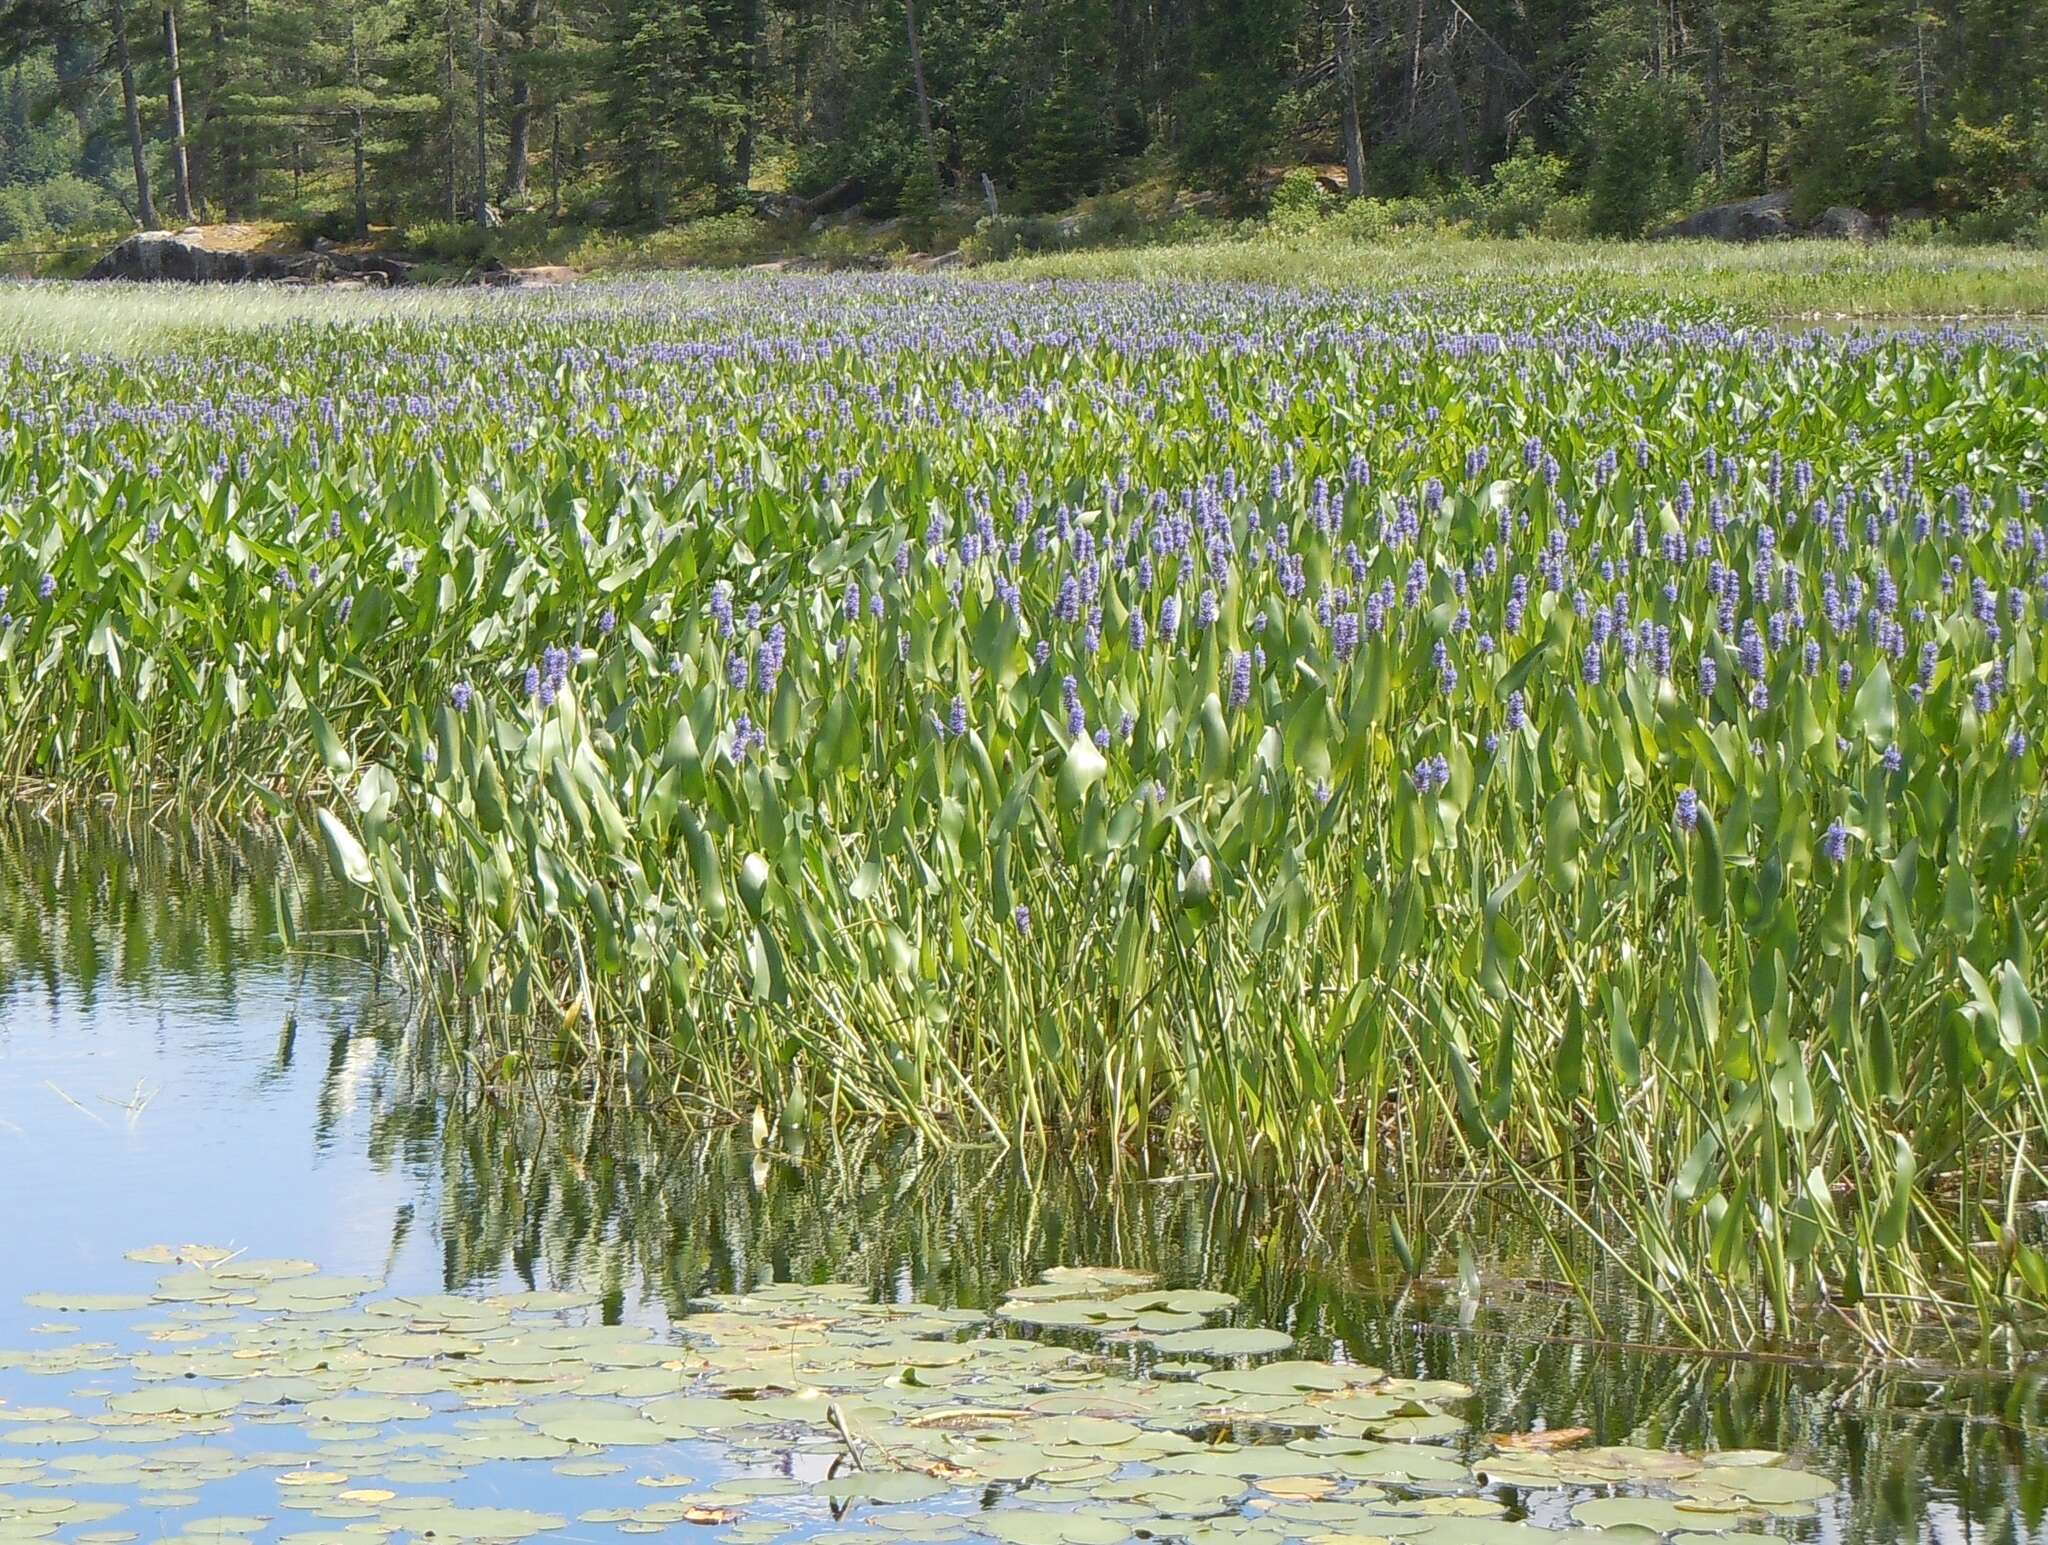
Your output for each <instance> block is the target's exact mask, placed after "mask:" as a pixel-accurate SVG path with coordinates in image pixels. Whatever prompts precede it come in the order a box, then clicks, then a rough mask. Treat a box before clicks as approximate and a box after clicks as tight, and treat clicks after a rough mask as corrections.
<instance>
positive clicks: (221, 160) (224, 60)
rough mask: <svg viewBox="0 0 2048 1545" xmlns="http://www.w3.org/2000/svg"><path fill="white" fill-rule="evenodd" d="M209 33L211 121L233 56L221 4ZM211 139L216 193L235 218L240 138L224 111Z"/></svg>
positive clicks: (223, 209)
mask: <svg viewBox="0 0 2048 1545" xmlns="http://www.w3.org/2000/svg"><path fill="white" fill-rule="evenodd" d="M206 35H207V37H208V38H209V39H210V40H211V42H212V44H213V59H214V77H213V97H212V99H211V101H209V103H208V105H207V109H206V120H207V122H209V123H211V122H212V121H213V119H214V117H215V115H216V114H219V113H220V98H221V96H222V95H223V94H224V93H225V91H226V90H227V83H226V77H227V74H228V60H229V58H230V55H229V52H228V26H227V21H226V19H225V18H224V17H223V16H222V15H221V12H220V8H219V7H218V6H216V7H214V8H213V15H212V18H211V19H210V21H209V23H208V26H207V29H206ZM212 140H213V143H214V145H215V147H216V150H215V154H214V160H213V185H214V195H215V198H216V199H217V200H218V202H219V204H220V212H221V216H222V218H223V219H228V220H232V219H233V218H234V217H235V183H236V180H237V179H238V178H239V177H240V176H241V170H242V147H241V139H240V136H239V135H238V133H237V132H236V129H235V125H234V121H233V120H232V119H230V118H227V117H226V116H225V115H222V118H221V126H220V130H219V132H218V133H217V134H215V135H213V136H212ZM292 197H293V198H294V199H296V198H297V197H298V190H297V189H296V187H295V188H294V189H293V191H292Z"/></svg>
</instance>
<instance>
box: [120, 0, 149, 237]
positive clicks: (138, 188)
mask: <svg viewBox="0 0 2048 1545" xmlns="http://www.w3.org/2000/svg"><path fill="white" fill-rule="evenodd" d="M113 23H114V62H115V63H116V64H117V65H119V66H120V70H121V107H122V110H123V112H124V113H125V114H126V116H127V119H128V151H129V154H130V155H132V156H133V157H134V158H135V212H136V214H138V215H139V216H141V218H142V228H143V229H144V230H145V231H153V230H156V229H157V219H156V205H155V204H154V203H152V202H151V201H150V197H149V161H148V158H147V157H146V156H145V155H144V153H143V146H142V109H141V107H140V106H139V105H138V104H137V102H136V100H135V67H134V65H133V63H132V62H131V61H130V60H129V58H128V0H113Z"/></svg>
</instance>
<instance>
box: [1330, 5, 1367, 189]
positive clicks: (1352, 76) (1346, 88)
mask: <svg viewBox="0 0 2048 1545" xmlns="http://www.w3.org/2000/svg"><path fill="white" fill-rule="evenodd" d="M1356 9H1357V0H1337V75H1338V80H1339V82H1340V84H1341V88H1342V90H1343V93H1344V191H1345V192H1346V193H1348V194H1350V195H1351V197H1353V198H1363V197H1365V132H1364V130H1363V129H1362V128H1361V127H1360V126H1359V121H1358V54H1357V50H1356V39H1355V36H1354V32H1355V23H1356V17H1355V12H1356Z"/></svg>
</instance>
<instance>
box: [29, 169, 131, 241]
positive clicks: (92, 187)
mask: <svg viewBox="0 0 2048 1545" xmlns="http://www.w3.org/2000/svg"><path fill="white" fill-rule="evenodd" d="M36 196H37V201H38V202H39V203H40V204H41V206H42V211H43V219H44V221H45V222H46V223H47V224H48V225H49V226H50V228H51V229H52V230H58V231H90V230H104V229H105V228H106V227H108V226H115V225H126V224H127V223H128V211H127V210H126V209H124V208H123V207H122V206H121V203H120V201H119V200H118V199H116V198H115V197H114V195H113V194H111V193H109V192H108V191H107V190H106V189H105V188H103V187H101V186H100V185H99V184H98V183H96V182H87V181H86V180H85V179H84V178H83V177H75V176H72V175H70V174H69V173H66V174H65V175H64V176H62V177H52V178H51V179H50V180H49V181H48V182H46V183H44V184H43V185H42V187H41V188H40V189H38V190H37V195H36Z"/></svg>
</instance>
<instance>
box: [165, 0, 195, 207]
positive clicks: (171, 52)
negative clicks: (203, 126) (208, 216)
mask: <svg viewBox="0 0 2048 1545" xmlns="http://www.w3.org/2000/svg"><path fill="white" fill-rule="evenodd" d="M164 63H165V66H166V68H167V69H168V71H169V77H170V79H169V85H168V86H167V87H166V89H165V95H166V97H167V98H168V103H169V107H170V113H171V182H172V194H173V197H174V198H175V199H176V200H177V205H178V218H179V219H180V220H183V221H184V222H185V223H186V224H187V225H190V224H191V223H192V163H191V161H190V160H189V159H188V158H187V157H186V154H185V80H184V76H183V75H182V73H181V72H180V71H179V68H178V8H177V7H176V6H175V5H173V4H171V3H170V0H164Z"/></svg>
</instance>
